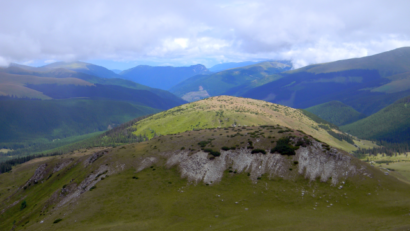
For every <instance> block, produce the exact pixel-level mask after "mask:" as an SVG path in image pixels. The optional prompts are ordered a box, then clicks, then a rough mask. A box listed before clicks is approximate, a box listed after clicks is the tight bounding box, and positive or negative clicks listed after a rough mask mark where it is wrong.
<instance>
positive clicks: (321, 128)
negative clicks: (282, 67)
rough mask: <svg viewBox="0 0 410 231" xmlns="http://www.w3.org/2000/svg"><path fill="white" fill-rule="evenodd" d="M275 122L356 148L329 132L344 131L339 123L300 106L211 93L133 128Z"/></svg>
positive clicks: (169, 130)
mask: <svg viewBox="0 0 410 231" xmlns="http://www.w3.org/2000/svg"><path fill="white" fill-rule="evenodd" d="M276 124H279V125H281V126H285V127H290V128H293V129H298V130H302V131H303V132H305V133H306V134H309V135H312V136H313V137H315V138H317V139H319V140H322V141H324V142H326V143H328V144H330V145H332V146H334V147H337V148H342V149H344V150H347V151H351V150H355V149H356V148H355V147H354V146H353V142H352V141H350V140H349V139H348V138H346V140H344V139H340V140H339V139H338V138H336V137H337V136H336V137H334V136H332V135H330V133H332V134H333V135H334V133H337V134H340V135H343V134H342V133H341V132H340V131H338V130H337V127H336V126H334V125H331V124H328V123H327V122H325V121H319V120H314V119H312V118H311V117H309V116H307V115H306V113H304V112H303V111H301V110H297V109H293V108H289V107H285V106H281V105H277V104H271V103H267V102H264V101H259V100H253V99H245V98H236V97H231V96H218V97H212V98H208V99H205V100H201V101H197V102H194V103H190V104H185V105H182V106H179V107H176V108H173V109H170V110H168V111H164V112H161V113H158V114H155V115H153V116H150V117H148V118H146V119H144V120H141V121H139V122H137V123H136V124H135V125H134V126H133V127H132V128H133V129H134V130H135V132H134V133H133V134H134V135H137V136H139V135H142V136H147V137H148V138H152V137H154V136H156V135H157V136H158V135H167V134H176V133H178V132H185V131H191V130H195V129H205V128H216V127H231V126H258V125H276ZM347 140H349V141H350V142H351V143H348V142H347Z"/></svg>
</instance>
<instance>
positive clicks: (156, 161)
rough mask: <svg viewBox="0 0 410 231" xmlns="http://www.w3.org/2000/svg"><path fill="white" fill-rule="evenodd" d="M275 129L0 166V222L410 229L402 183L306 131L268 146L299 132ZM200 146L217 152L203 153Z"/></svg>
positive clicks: (209, 133)
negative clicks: (292, 144) (287, 145)
mask: <svg viewBox="0 0 410 231" xmlns="http://www.w3.org/2000/svg"><path fill="white" fill-rule="evenodd" d="M282 129H285V128H284V127H279V126H277V125H275V126H264V127H259V126H255V127H246V128H244V127H236V128H234V127H230V128H226V129H225V128H220V129H205V130H201V131H188V132H185V133H180V134H178V135H167V136H161V137H157V138H155V139H152V140H150V141H148V142H143V143H139V144H130V145H126V146H120V147H116V148H110V149H106V150H102V149H88V150H85V149H83V150H79V151H75V152H72V153H69V154H66V155H62V156H56V157H43V158H40V159H34V160H31V161H30V162H27V163H24V164H21V165H18V166H16V167H14V168H13V170H12V171H11V172H9V173H4V174H0V201H1V204H0V211H1V213H0V220H1V221H2V222H0V229H1V230H12V229H14V230H24V229H27V230H45V231H47V230H231V229H232V230H270V229H275V230H388V229H391V230H405V229H407V228H408V227H410V220H409V219H408V214H409V206H410V199H409V197H408V191H409V189H410V186H409V185H408V184H405V183H402V182H400V181H399V180H397V179H395V178H394V177H392V176H389V175H385V173H384V172H382V171H380V170H378V169H376V168H374V167H371V166H370V165H368V164H366V163H363V162H361V161H359V160H357V159H355V158H354V157H352V156H350V155H348V154H346V153H344V152H341V151H338V150H335V149H330V150H327V149H328V148H327V146H326V145H325V144H321V143H319V142H316V141H315V140H314V139H312V138H310V137H306V138H303V139H304V140H305V141H306V142H307V141H309V142H311V143H310V144H304V143H303V142H301V143H300V144H299V145H301V146H300V147H299V149H297V150H296V154H295V155H285V154H281V153H278V152H275V153H270V151H269V148H270V147H275V145H276V146H277V144H278V143H280V142H282V141H281V140H284V139H283V138H286V137H288V136H294V137H298V138H297V139H302V137H303V136H304V134H302V133H301V132H298V131H295V130H291V131H289V132H287V133H281V132H280V131H281V130H282ZM285 140H286V139H285ZM250 142H252V145H253V146H254V147H252V148H253V150H258V149H262V150H267V151H268V152H267V153H266V154H262V153H261V152H260V151H256V152H255V153H253V154H252V149H249V146H250V145H251V143H250ZM201 146H204V148H203V150H204V151H206V150H207V149H213V150H215V151H216V150H218V151H219V154H220V155H219V156H216V157H215V156H212V155H211V154H208V153H206V152H208V151H206V152H204V151H201ZM224 146H228V147H229V149H230V150H227V151H225V148H224ZM231 146H233V147H232V148H231ZM305 146H306V147H305ZM314 150H315V151H314ZM313 152H315V153H314V154H313ZM309 153H310V154H309ZM315 157H318V159H315ZM319 161H320V164H318V163H319ZM336 166H337V167H336ZM345 168H347V169H348V170H347V171H345ZM325 169H327V170H328V171H327V172H326V170H325ZM311 170H314V171H312V172H310V171H311ZM342 172H343V173H342ZM346 172H348V176H346V175H345V173H346ZM339 173H340V175H338V174H339ZM311 174H312V175H311ZM329 174H330V175H329ZM342 174H343V175H342ZM315 176H317V178H315ZM312 178H313V179H312ZM214 179H215V180H214Z"/></svg>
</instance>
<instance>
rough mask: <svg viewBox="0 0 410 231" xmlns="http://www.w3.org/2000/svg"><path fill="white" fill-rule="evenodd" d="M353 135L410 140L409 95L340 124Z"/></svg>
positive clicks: (366, 137)
mask: <svg viewBox="0 0 410 231" xmlns="http://www.w3.org/2000/svg"><path fill="white" fill-rule="evenodd" d="M341 129H342V130H343V131H345V132H347V133H350V134H353V135H355V136H358V137H361V138H365V139H374V140H385V141H389V142H409V141H410V97H405V98H403V99H400V100H398V101H396V102H395V103H394V104H392V105H390V106H388V107H386V108H384V109H382V110H380V111H379V112H377V113H375V114H373V115H371V116H369V117H367V118H364V119H362V120H359V121H356V122H354V123H352V124H348V125H345V126H342V127H341Z"/></svg>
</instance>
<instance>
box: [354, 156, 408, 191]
mask: <svg viewBox="0 0 410 231" xmlns="http://www.w3.org/2000/svg"><path fill="white" fill-rule="evenodd" d="M409 154H410V153H403V154H396V155H393V156H387V155H382V154H377V155H365V156H363V157H362V160H364V161H367V162H369V163H371V164H372V165H374V166H376V167H378V168H380V169H381V170H382V171H384V172H387V173H389V174H390V175H392V176H394V177H396V178H397V179H399V180H401V181H403V182H406V183H408V184H410V156H409Z"/></svg>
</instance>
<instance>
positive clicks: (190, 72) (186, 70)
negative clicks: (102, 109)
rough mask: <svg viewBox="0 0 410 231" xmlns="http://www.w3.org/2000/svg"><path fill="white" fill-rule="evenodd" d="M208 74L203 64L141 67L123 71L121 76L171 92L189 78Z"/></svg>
mask: <svg viewBox="0 0 410 231" xmlns="http://www.w3.org/2000/svg"><path fill="white" fill-rule="evenodd" d="M208 73H209V70H208V69H207V68H206V67H205V66H204V65H201V64H197V65H193V66H189V67H171V66H157V67H153V66H147V65H140V66H136V67H133V68H130V69H127V70H124V71H122V72H121V73H120V76H121V77H122V78H124V79H128V80H132V81H134V82H136V83H140V84H143V85H146V86H149V87H153V88H159V89H163V90H169V89H170V88H171V87H173V86H175V85H176V84H178V83H179V82H181V81H184V80H186V79H188V78H189V77H192V76H194V75H201V74H208Z"/></svg>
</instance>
